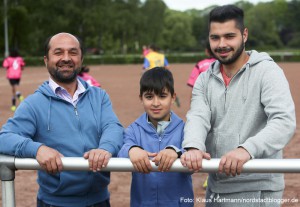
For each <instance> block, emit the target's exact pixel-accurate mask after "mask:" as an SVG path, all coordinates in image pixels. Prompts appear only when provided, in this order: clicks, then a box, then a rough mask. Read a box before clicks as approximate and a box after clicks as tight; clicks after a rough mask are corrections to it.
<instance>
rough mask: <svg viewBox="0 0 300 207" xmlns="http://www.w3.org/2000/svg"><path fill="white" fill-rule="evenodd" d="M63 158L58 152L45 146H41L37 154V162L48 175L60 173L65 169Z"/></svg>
mask: <svg viewBox="0 0 300 207" xmlns="http://www.w3.org/2000/svg"><path fill="white" fill-rule="evenodd" d="M61 157H63V155H62V154H60V153H59V152H58V151H57V150H55V149H52V148H50V147H47V146H45V145H42V146H40V148H39V149H38V151H37V153H36V160H37V161H38V163H39V164H40V166H41V167H42V168H43V169H44V170H45V171H47V172H48V173H53V174H54V173H57V172H60V171H62V169H63V164H62V161H61Z"/></svg>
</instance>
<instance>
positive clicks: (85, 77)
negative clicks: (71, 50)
mask: <svg viewBox="0 0 300 207" xmlns="http://www.w3.org/2000/svg"><path fill="white" fill-rule="evenodd" d="M89 71H90V69H89V68H88V67H87V66H85V65H84V66H82V67H81V70H80V72H79V74H78V76H79V77H80V78H82V79H83V80H85V81H86V82H87V83H88V84H89V85H90V86H96V87H101V85H100V83H99V82H98V81H97V80H96V79H95V78H93V76H91V75H90V74H89Z"/></svg>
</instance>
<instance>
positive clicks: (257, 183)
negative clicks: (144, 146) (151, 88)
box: [183, 50, 296, 193]
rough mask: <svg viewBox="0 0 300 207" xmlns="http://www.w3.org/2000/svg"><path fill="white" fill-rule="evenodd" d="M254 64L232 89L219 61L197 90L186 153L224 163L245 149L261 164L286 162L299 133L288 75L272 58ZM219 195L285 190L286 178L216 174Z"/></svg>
mask: <svg viewBox="0 0 300 207" xmlns="http://www.w3.org/2000/svg"><path fill="white" fill-rule="evenodd" d="M247 53H248V54H249V55H250V58H249V60H248V62H247V63H246V64H245V65H244V66H243V67H242V68H241V69H240V70H239V72H238V73H237V74H236V75H235V76H234V77H233V78H232V79H231V82H230V83H229V85H228V86H227V87H226V86H225V84H224V81H223V78H222V75H221V72H220V62H219V61H215V62H214V63H213V64H212V65H211V67H210V68H209V70H208V71H207V72H205V73H202V74H201V75H200V76H199V77H198V79H197V81H196V83H195V86H194V88H193V93H192V94H193V95H192V101H191V108H190V110H189V111H188V113H187V122H186V125H185V128H184V141H183V147H184V148H188V147H194V148H198V149H200V150H202V151H206V152H208V153H210V154H211V156H212V158H220V157H221V156H222V155H224V154H226V153H227V152H229V151H231V150H233V149H236V148H237V147H239V146H242V147H244V148H245V149H246V150H247V151H248V152H249V153H250V154H251V156H252V158H255V159H264V158H268V159H281V158H282V149H283V148H284V147H285V145H286V144H287V143H288V142H289V140H290V139H291V138H292V136H293V135H294V132H295V127H296V118H295V106H294V102H293V99H292V96H291V93H290V89H289V85H288V82H287V80H286V78H285V75H284V73H283V70H282V69H281V68H280V67H279V66H278V65H277V64H276V63H275V62H274V61H273V59H272V58H271V57H270V56H269V55H268V54H267V53H264V52H262V53H258V52H257V51H254V50H252V51H249V52H247ZM208 185H209V187H210V189H211V191H212V192H215V193H234V192H241V191H258V190H272V191H277V190H282V189H284V179H283V174H271V173H260V174H258V173H251V174H246V173H242V174H241V175H239V176H236V177H232V176H226V175H225V174H219V173H210V176H209V182H208Z"/></svg>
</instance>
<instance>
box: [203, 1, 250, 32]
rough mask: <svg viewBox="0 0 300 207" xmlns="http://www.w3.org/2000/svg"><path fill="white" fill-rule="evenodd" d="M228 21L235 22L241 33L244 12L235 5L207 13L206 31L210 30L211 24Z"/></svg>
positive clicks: (243, 27) (221, 7)
mask: <svg viewBox="0 0 300 207" xmlns="http://www.w3.org/2000/svg"><path fill="white" fill-rule="evenodd" d="M228 20H235V22H236V27H237V28H238V29H239V30H240V31H241V33H243V31H244V29H245V26H244V11H243V10H242V9H240V8H239V7H237V6H235V5H225V6H218V7H216V8H214V9H213V10H211V12H210V13H209V20H208V21H209V22H208V23H209V24H208V27H209V28H208V30H210V24H211V22H221V23H224V22H226V21H228Z"/></svg>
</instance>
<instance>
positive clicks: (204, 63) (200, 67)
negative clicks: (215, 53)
mask: <svg viewBox="0 0 300 207" xmlns="http://www.w3.org/2000/svg"><path fill="white" fill-rule="evenodd" d="M205 54H206V56H207V57H208V58H207V59H204V60H201V61H199V62H198V63H197V64H196V65H195V67H194V68H193V70H192V72H191V74H190V77H189V79H188V82H187V85H188V86H190V87H191V88H193V87H194V84H195V82H196V80H197V78H198V76H199V75H200V74H201V73H203V72H205V71H207V69H208V68H209V66H210V64H211V63H212V62H214V61H215V60H216V59H215V58H213V57H212V53H211V51H210V46H209V43H208V42H207V44H206V48H205Z"/></svg>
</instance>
